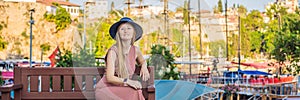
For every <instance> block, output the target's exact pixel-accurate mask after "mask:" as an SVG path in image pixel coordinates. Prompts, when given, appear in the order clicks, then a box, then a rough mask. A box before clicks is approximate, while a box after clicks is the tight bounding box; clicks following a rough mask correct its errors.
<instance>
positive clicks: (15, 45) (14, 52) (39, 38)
mask: <svg viewBox="0 0 300 100" xmlns="http://www.w3.org/2000/svg"><path fill="white" fill-rule="evenodd" d="M33 8H34V9H35V13H33V19H34V22H35V23H34V25H33V26H32V34H33V40H32V56H33V60H38V61H39V60H40V59H41V48H40V46H41V45H42V44H49V45H50V50H49V51H46V52H44V53H45V54H44V56H43V59H44V60H48V56H49V55H50V54H51V53H52V51H53V50H54V49H55V47H56V46H59V47H60V49H61V50H64V49H65V50H72V49H74V45H75V42H74V41H73V40H76V43H78V44H81V43H80V42H81V38H80V35H79V32H78V31H77V27H76V23H75V22H72V24H71V25H69V26H68V27H67V28H66V29H64V30H60V31H58V32H56V25H55V23H53V22H48V21H46V20H45V19H44V18H43V15H44V14H45V12H46V5H43V4H40V3H26V2H3V1H0V23H1V24H2V26H4V27H3V29H2V30H1V31H0V34H1V36H2V38H3V39H4V41H6V42H8V45H7V47H6V48H5V49H4V50H2V51H0V55H1V56H0V59H13V58H14V57H16V56H19V57H20V58H22V57H29V53H30V38H29V36H30V23H29V20H30V12H29V11H28V10H30V9H33Z"/></svg>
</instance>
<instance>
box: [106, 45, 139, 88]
mask: <svg viewBox="0 0 300 100" xmlns="http://www.w3.org/2000/svg"><path fill="white" fill-rule="evenodd" d="M116 59H117V54H116V52H114V51H112V50H109V51H108V54H107V58H106V67H107V68H106V79H107V81H108V82H109V83H112V84H116V85H129V86H130V87H133V88H134V89H140V88H142V85H141V83H139V82H138V81H134V80H130V79H124V78H119V77H116V76H115V61H116ZM124 81H126V82H124Z"/></svg>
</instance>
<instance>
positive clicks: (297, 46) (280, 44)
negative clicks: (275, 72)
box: [272, 14, 300, 75]
mask: <svg viewBox="0 0 300 100" xmlns="http://www.w3.org/2000/svg"><path fill="white" fill-rule="evenodd" d="M299 25H300V16H299V15H298V14H288V15H286V16H283V25H282V29H281V31H280V32H278V33H277V34H276V36H275V40H274V46H275V49H274V50H273V52H272V55H273V56H274V59H276V60H277V61H278V62H279V63H280V64H283V63H285V62H289V63H290V64H291V65H288V66H287V67H286V68H287V70H288V71H289V72H290V73H292V74H294V75H296V74H299V72H300V66H299V64H298V62H299V60H300V31H299V30H300V28H299ZM281 67H283V66H281ZM280 72H281V71H280ZM280 74H281V73H280Z"/></svg>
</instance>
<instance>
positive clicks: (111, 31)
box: [109, 21, 143, 41]
mask: <svg viewBox="0 0 300 100" xmlns="http://www.w3.org/2000/svg"><path fill="white" fill-rule="evenodd" d="M122 23H130V24H131V25H132V26H133V27H134V29H135V32H136V34H135V41H137V40H139V39H140V38H141V37H142V35H143V29H142V27H141V26H140V25H139V24H137V23H135V22H128V21H119V22H116V23H114V24H113V25H112V26H111V27H110V28H109V34H110V36H111V37H112V38H113V39H115V36H116V33H117V32H118V27H119V26H120V25H121V24H122Z"/></svg>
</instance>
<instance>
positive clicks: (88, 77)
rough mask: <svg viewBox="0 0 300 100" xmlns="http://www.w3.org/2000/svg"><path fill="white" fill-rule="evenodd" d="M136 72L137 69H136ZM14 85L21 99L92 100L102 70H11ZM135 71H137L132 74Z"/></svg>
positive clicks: (74, 68) (75, 68)
mask: <svg viewBox="0 0 300 100" xmlns="http://www.w3.org/2000/svg"><path fill="white" fill-rule="evenodd" d="M137 70H139V69H137ZM14 71H15V74H14V81H15V82H14V83H15V84H23V88H22V90H21V93H15V95H16V97H20V98H21V99H43V100H44V99H89V100H90V99H95V93H94V91H95V85H96V83H97V82H98V81H99V80H100V79H101V77H102V76H103V75H104V73H105V68H96V67H71V68H24V67H16V68H14ZM136 72H139V71H136Z"/></svg>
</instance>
